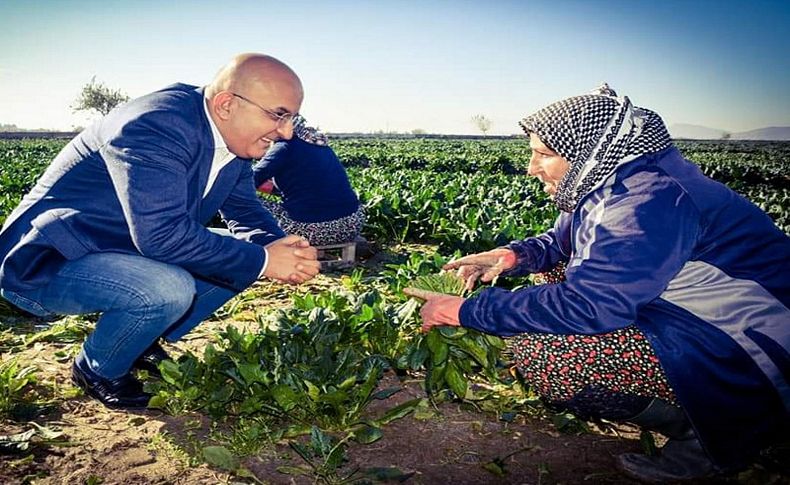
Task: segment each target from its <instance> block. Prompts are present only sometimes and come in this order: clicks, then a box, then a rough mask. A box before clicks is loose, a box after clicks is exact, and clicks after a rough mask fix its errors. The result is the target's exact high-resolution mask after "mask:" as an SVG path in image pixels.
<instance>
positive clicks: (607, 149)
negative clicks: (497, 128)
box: [519, 84, 672, 212]
mask: <svg viewBox="0 0 790 485" xmlns="http://www.w3.org/2000/svg"><path fill="white" fill-rule="evenodd" d="M519 124H520V125H521V127H522V128H523V129H524V131H525V132H526V133H527V134H528V135H529V134H530V133H535V134H536V135H537V136H538V138H540V140H541V141H542V142H543V143H545V144H546V146H548V147H549V148H551V149H552V150H554V151H555V152H557V153H558V154H559V155H560V156H562V157H563V158H564V159H565V160H567V161H568V163H569V164H570V168H569V169H568V173H566V174H565V176H564V177H563V178H562V180H560V183H559V184H558V185H557V193H556V194H555V197H554V203H555V204H556V205H557V207H559V208H560V210H563V211H565V212H573V210H574V209H575V208H576V206H577V204H578V203H579V200H580V199H581V198H582V197H584V196H585V195H587V194H588V193H590V191H592V190H593V189H594V188H596V186H597V185H598V184H599V183H600V182H601V181H603V180H604V179H606V178H608V177H609V175H611V174H612V173H613V172H614V171H615V170H616V169H617V167H618V166H620V165H621V164H623V163H625V162H628V161H631V160H633V159H635V158H638V157H640V156H642V155H644V154H646V153H655V152H658V151H661V150H663V149H665V148H667V147H669V146H671V145H672V141H671V140H670V138H669V133H668V132H667V129H666V127H665V126H664V122H663V121H662V120H661V117H660V116H658V115H657V114H656V113H654V112H652V111H650V110H647V109H644V108H639V107H637V106H634V105H632V104H631V101H630V100H629V99H628V98H627V97H625V96H623V97H617V93H615V92H614V90H613V89H611V88H610V87H609V85H608V84H603V85H601V86H600V87H599V88H597V89H595V90H594V91H593V92H592V93H590V94H585V95H582V96H574V97H572V98H567V99H564V100H562V101H557V102H556V103H554V104H551V105H549V106H547V107H545V108H543V109H541V110H540V111H538V112H537V113H535V114H533V115H531V116H528V117H526V118H524V119H523V120H522V121H521V122H520V123H519Z"/></svg>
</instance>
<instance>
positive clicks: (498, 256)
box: [442, 248, 518, 291]
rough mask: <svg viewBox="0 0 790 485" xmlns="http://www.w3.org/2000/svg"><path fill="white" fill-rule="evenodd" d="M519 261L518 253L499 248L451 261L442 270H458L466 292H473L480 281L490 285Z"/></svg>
mask: <svg viewBox="0 0 790 485" xmlns="http://www.w3.org/2000/svg"><path fill="white" fill-rule="evenodd" d="M517 260H518V258H517V257H516V253H515V252H513V251H512V250H510V249H507V248H497V249H492V250H491V251H486V252H484V253H477V254H470V255H469V256H464V257H463V258H460V259H456V260H455V261H450V262H449V263H447V264H445V265H444V266H442V269H443V270H452V269H455V270H458V271H457V273H458V276H460V277H461V278H462V279H463V280H464V283H465V288H466V290H467V291H471V290H473V289H474V287H475V282H476V281H477V280H478V279H479V280H480V281H482V282H483V283H488V282H490V281H491V280H493V279H494V278H496V277H497V276H499V275H500V274H501V273H502V272H504V271H507V270H509V269H512V268H514V267H515V266H516V262H517Z"/></svg>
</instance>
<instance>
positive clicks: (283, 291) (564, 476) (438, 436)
mask: <svg viewBox="0 0 790 485" xmlns="http://www.w3.org/2000/svg"><path fill="white" fill-rule="evenodd" d="M333 278H334V279H333ZM336 278H337V277H336V276H332V275H329V276H324V275H322V276H320V277H319V278H317V279H316V280H315V281H314V282H313V283H312V285H313V287H314V288H316V289H319V288H322V287H327V286H332V285H334V284H336ZM253 291H254V292H255V295H256V296H255V298H253V299H247V300H243V301H242V303H240V304H241V305H243V306H244V308H242V311H241V312H236V313H235V314H234V318H233V319H232V320H231V319H229V318H223V316H222V312H219V314H218V315H217V316H216V317H215V318H214V319H212V320H211V321H208V322H205V323H204V324H203V325H201V326H200V327H199V329H198V330H197V331H196V332H195V333H194V334H193V335H191V336H190V338H189V339H188V340H185V341H183V342H180V343H179V344H178V345H177V346H172V347H169V348H168V350H169V351H170V352H171V353H173V354H174V355H177V354H178V353H179V352H181V351H184V350H185V349H193V350H198V349H200V348H202V347H203V346H204V345H205V344H206V343H207V341H208V339H209V338H210V335H211V334H212V333H213V332H214V331H216V330H218V329H219V328H223V327H224V326H225V325H227V324H234V325H239V326H242V327H244V326H250V325H252V322H253V321H254V319H253V318H252V316H253V315H254V312H255V311H260V309H261V308H267V307H268V308H271V307H273V306H276V305H282V304H284V303H285V302H286V300H287V296H288V294H289V292H290V291H291V290H290V289H288V288H286V287H283V286H278V285H274V284H258V285H256V287H255V288H253ZM245 315H246V316H247V317H248V318H249V319H247V318H245ZM77 345H79V344H56V343H38V344H34V345H33V346H31V347H29V348H27V349H25V350H24V351H22V352H21V353H19V356H20V358H21V359H22V361H23V362H27V363H33V364H35V365H36V367H37V368H38V369H39V372H40V375H41V376H42V377H43V379H45V380H47V381H50V382H52V383H59V385H60V386H61V388H62V389H63V390H64V391H69V390H71V384H70V378H69V375H70V366H71V359H70V358H63V355H62V354H58V353H57V352H58V351H63V350H64V349H65V350H71V351H73V350H74V349H75V348H76V346H77ZM392 385H398V386H400V387H402V388H403V390H402V391H401V392H399V393H396V394H394V395H393V396H392V397H390V398H389V399H387V400H386V401H377V402H375V403H374V405H372V406H371V407H370V409H369V412H370V413H371V414H373V415H377V414H380V413H381V412H383V410H385V409H389V408H391V407H392V406H394V405H396V404H398V403H401V402H404V401H406V400H409V399H413V398H415V397H423V396H424V391H423V390H422V388H421V385H420V382H419V381H417V380H415V379H410V378H406V377H404V376H400V377H399V376H396V375H395V374H394V373H389V374H387V375H386V376H385V378H384V380H383V382H382V385H381V387H382V388H384V387H389V386H392ZM35 421H36V422H37V423H38V424H41V425H46V426H49V427H50V428H54V429H59V430H61V431H63V432H64V434H65V437H66V438H67V440H68V442H67V445H68V446H63V445H52V446H38V447H34V448H33V449H32V453H26V454H19V455H0V483H2V484H17V483H41V484H69V485H70V484H98V483H105V484H125V485H132V484H149V483H150V484H160V483H161V484H165V483H173V484H215V483H255V482H256V481H257V482H258V483H271V484H293V483H297V484H301V483H314V482H315V480H316V479H315V477H314V476H295V475H289V474H284V473H281V472H280V471H278V467H281V466H292V467H293V466H303V465H305V463H304V461H302V459H301V458H300V457H299V456H298V455H297V454H296V453H295V452H294V451H293V450H292V449H291V448H290V447H289V446H288V445H287V443H286V442H284V441H283V442H280V443H271V444H269V445H266V446H264V447H263V448H262V449H261V450H260V451H259V452H258V453H256V454H254V455H252V456H250V457H247V458H244V459H243V460H242V466H243V467H244V468H245V469H246V470H248V472H249V473H250V475H252V476H254V478H251V477H247V478H245V477H239V476H235V475H231V474H228V473H227V472H225V471H222V470H220V469H216V468H212V467H210V466H209V465H207V464H205V463H202V460H201V459H200V457H199V456H197V455H198V453H199V450H200V448H201V447H202V446H204V443H205V442H206V440H207V436H209V434H210V433H211V422H210V420H209V419H208V418H207V417H205V416H202V415H199V414H191V415H186V416H179V417H173V416H168V415H165V414H163V413H161V412H158V411H155V410H144V411H139V412H127V411H113V410H109V409H107V408H105V407H103V406H102V405H101V404H100V403H98V402H97V401H94V400H92V399H89V398H86V397H84V396H77V397H74V398H61V399H59V400H57V401H56V402H55V405H54V407H53V409H51V410H50V411H49V412H47V413H46V414H44V415H42V416H38V417H37V418H36V419H35ZM29 427H30V426H29V425H27V423H25V422H21V423H20V422H14V421H9V420H0V435H8V434H13V433H15V432H19V431H22V430H24V429H28V428H29ZM639 451H641V445H640V443H639V433H638V430H636V429H635V428H632V427H629V426H619V427H610V428H607V429H602V428H599V427H597V426H595V425H590V432H588V433H583V434H566V433H560V432H558V431H557V429H556V428H555V426H554V425H553V424H552V423H551V421H550V420H548V419H545V418H538V417H533V416H531V415H529V414H528V413H524V414H520V413H519V414H518V415H517V416H516V417H515V419H513V420H512V421H510V422H508V421H504V420H500V419H499V418H498V417H497V416H496V415H495V414H492V413H485V412H481V411H478V410H476V409H474V408H473V407H472V406H469V405H462V404H459V403H444V404H441V405H439V406H438V407H436V408H430V409H428V410H427V412H423V413H421V414H420V415H410V416H407V417H405V418H403V419H400V420H396V421H394V422H392V423H390V424H388V425H387V426H385V427H384V437H383V438H382V439H380V440H379V441H377V442H375V443H373V444H370V445H360V444H356V443H353V442H351V443H350V444H349V448H348V451H347V456H348V462H347V463H346V464H345V465H344V466H343V467H342V469H341V470H339V472H338V475H339V476H341V477H342V476H344V474H348V473H351V472H352V471H353V470H354V469H356V468H368V467H397V468H398V469H399V470H401V471H402V472H404V474H407V475H408V478H406V477H402V478H401V479H402V480H405V481H406V483H413V484H436V483H458V484H467V483H468V484H486V483H519V484H522V483H523V484H574V483H593V484H597V483H609V484H633V483H636V482H634V481H632V480H629V479H628V478H626V477H624V476H622V475H621V474H619V473H618V471H617V470H616V468H615V457H616V456H617V455H618V454H620V453H625V452H639ZM495 460H500V463H501V464H502V468H503V470H504V472H505V474H504V475H501V474H495V473H492V472H491V471H489V470H487V469H486V468H485V467H484V465H486V464H487V463H489V462H492V461H495ZM352 481H353V480H352ZM722 482H730V483H790V478H789V477H787V476H781V475H777V474H775V473H767V472H765V471H764V470H762V469H752V470H750V471H747V472H746V474H742V475H740V476H739V477H733V478H728V479H717V480H708V481H704V482H698V483H722Z"/></svg>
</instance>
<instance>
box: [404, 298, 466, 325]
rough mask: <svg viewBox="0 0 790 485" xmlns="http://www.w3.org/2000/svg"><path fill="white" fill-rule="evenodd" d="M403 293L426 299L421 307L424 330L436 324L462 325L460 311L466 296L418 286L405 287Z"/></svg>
mask: <svg viewBox="0 0 790 485" xmlns="http://www.w3.org/2000/svg"><path fill="white" fill-rule="evenodd" d="M403 293H404V294H406V295H409V296H413V297H415V298H420V299H422V300H425V304H424V305H423V306H422V308H421V309H420V316H421V317H422V331H423V332H428V331H429V330H431V328H432V327H435V326H442V325H447V326H451V327H458V326H460V325H461V321H460V319H459V312H460V310H461V305H463V303H464V301H466V299H465V298H461V297H460V296H453V295H445V294H444V293H436V292H433V291H426V290H418V289H417V288H404V289H403Z"/></svg>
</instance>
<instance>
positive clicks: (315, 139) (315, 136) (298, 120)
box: [293, 115, 329, 146]
mask: <svg viewBox="0 0 790 485" xmlns="http://www.w3.org/2000/svg"><path fill="white" fill-rule="evenodd" d="M293 124H294V135H295V136H296V137H297V138H299V139H301V140H303V141H306V142H307V143H311V144H313V145H321V146H325V145H327V144H329V139H327V137H326V135H325V134H323V133H321V132H320V131H318V129H317V128H313V127H312V126H307V120H305V119H304V116H302V115H296V116H295V117H294V121H293Z"/></svg>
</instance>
